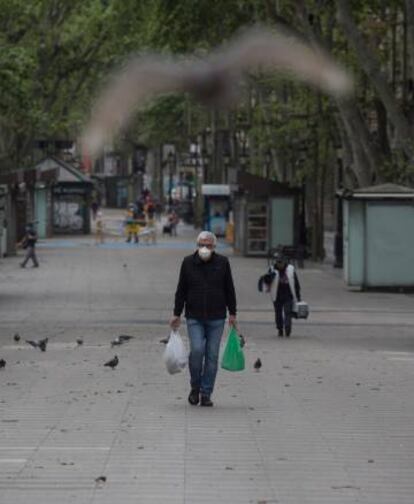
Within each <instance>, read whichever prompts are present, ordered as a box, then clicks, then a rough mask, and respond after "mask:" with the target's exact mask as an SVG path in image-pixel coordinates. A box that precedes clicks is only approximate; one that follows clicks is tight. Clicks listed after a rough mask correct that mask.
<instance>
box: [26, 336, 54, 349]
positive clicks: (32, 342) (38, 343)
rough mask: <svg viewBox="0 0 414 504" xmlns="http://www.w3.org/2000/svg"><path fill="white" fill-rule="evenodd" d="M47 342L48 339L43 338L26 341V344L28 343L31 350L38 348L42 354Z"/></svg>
mask: <svg viewBox="0 0 414 504" xmlns="http://www.w3.org/2000/svg"><path fill="white" fill-rule="evenodd" d="M48 341H49V338H44V339H41V340H37V341H35V340H26V343H29V345H31V346H32V347H33V348H38V349H39V350H41V351H42V352H46V347H47V342H48Z"/></svg>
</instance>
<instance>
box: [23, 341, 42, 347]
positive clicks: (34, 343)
mask: <svg viewBox="0 0 414 504" xmlns="http://www.w3.org/2000/svg"><path fill="white" fill-rule="evenodd" d="M26 343H29V345H32V347H34V348H37V347H38V346H39V345H38V343H37V341H32V340H26Z"/></svg>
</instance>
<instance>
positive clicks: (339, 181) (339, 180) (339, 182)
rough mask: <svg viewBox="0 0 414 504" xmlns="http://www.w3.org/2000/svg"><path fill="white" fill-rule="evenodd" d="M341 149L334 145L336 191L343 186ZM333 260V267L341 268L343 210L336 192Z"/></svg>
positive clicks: (342, 255) (342, 261)
mask: <svg viewBox="0 0 414 504" xmlns="http://www.w3.org/2000/svg"><path fill="white" fill-rule="evenodd" d="M342 156H343V149H342V146H341V145H337V146H336V161H337V177H336V188H337V191H338V190H339V189H342V187H343V163H342ZM334 252H335V262H334V268H343V265H344V237H343V211H342V198H341V197H340V196H339V195H338V194H336V231H335V242H334Z"/></svg>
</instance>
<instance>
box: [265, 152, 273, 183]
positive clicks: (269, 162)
mask: <svg viewBox="0 0 414 504" xmlns="http://www.w3.org/2000/svg"><path fill="white" fill-rule="evenodd" d="M265 166H266V178H267V180H269V179H270V170H271V167H272V151H271V150H270V148H269V149H267V150H266V153H265Z"/></svg>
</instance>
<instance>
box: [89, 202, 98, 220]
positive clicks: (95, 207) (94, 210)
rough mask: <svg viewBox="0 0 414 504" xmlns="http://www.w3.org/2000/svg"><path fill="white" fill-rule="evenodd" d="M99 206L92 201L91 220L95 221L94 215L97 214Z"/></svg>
mask: <svg viewBox="0 0 414 504" xmlns="http://www.w3.org/2000/svg"><path fill="white" fill-rule="evenodd" d="M98 209H99V205H98V202H97V201H96V200H93V201H92V203H91V210H92V219H93V220H96V214H97V213H98Z"/></svg>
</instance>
